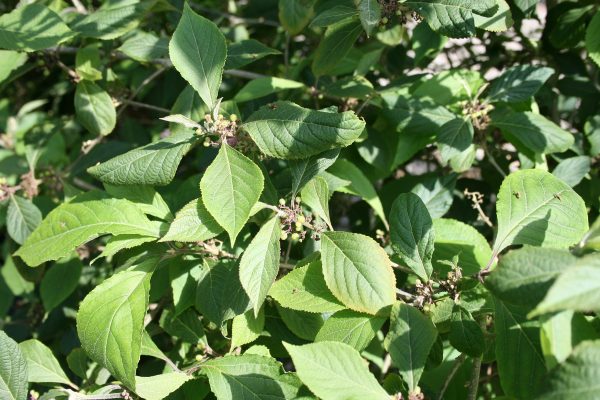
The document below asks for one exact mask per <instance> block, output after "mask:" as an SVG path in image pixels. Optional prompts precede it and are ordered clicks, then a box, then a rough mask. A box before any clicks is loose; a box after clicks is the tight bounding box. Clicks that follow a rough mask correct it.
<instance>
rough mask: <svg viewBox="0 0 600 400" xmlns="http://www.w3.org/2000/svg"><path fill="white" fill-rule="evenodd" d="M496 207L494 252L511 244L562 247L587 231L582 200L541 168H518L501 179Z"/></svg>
mask: <svg viewBox="0 0 600 400" xmlns="http://www.w3.org/2000/svg"><path fill="white" fill-rule="evenodd" d="M496 208H497V215H498V234H497V235H496V241H495V244H494V253H495V254H498V253H499V252H500V251H502V250H503V249H505V248H506V247H507V246H510V245H513V244H530V245H533V246H542V247H556V248H565V247H568V246H569V245H571V244H575V243H577V242H578V241H579V240H580V239H581V238H582V237H583V235H584V234H585V232H586V231H587V230H588V222H587V210H586V206H585V204H584V202H583V199H582V198H581V197H579V195H578V194H577V193H575V192H574V191H573V189H571V188H570V187H569V186H568V185H567V184H565V183H564V182H562V181H560V180H559V179H557V178H555V177H554V176H552V174H550V173H549V172H545V171H541V170H535V169H533V170H521V171H517V172H513V173H512V174H510V175H509V176H508V177H507V178H505V179H504V181H503V182H502V185H501V186H500V191H499V193H498V202H497V203H496Z"/></svg>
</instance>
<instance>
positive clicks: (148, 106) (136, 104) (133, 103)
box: [121, 99, 171, 114]
mask: <svg viewBox="0 0 600 400" xmlns="http://www.w3.org/2000/svg"><path fill="white" fill-rule="evenodd" d="M121 103H127V104H129V105H130V106H133V107H138V108H146V109H148V110H154V111H158V112H160V113H163V114H171V110H169V109H166V108H163V107H158V106H153V105H152V104H146V103H140V102H139V101H133V100H127V99H124V100H121Z"/></svg>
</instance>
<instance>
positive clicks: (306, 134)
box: [243, 101, 365, 159]
mask: <svg viewBox="0 0 600 400" xmlns="http://www.w3.org/2000/svg"><path fill="white" fill-rule="evenodd" d="M243 127H244V129H245V130H246V131H247V132H248V133H249V134H250V136H251V137H252V140H254V142H255V143H256V145H257V146H258V147H259V148H260V150H261V151H262V152H263V153H264V154H266V155H268V156H270V157H275V158H284V159H299V158H307V157H310V156H312V155H315V154H319V153H321V152H324V151H325V150H329V149H332V148H335V147H345V146H348V145H349V144H351V143H353V142H354V141H355V140H356V139H358V137H359V136H360V134H361V133H362V131H363V130H364V128H365V122H364V121H363V120H362V119H360V118H358V117H357V116H356V114H354V112H352V111H346V112H343V113H332V112H326V111H316V110H309V109H307V108H303V107H300V106H299V105H297V104H294V103H291V102H288V101H281V102H277V103H274V104H271V105H270V106H266V107H263V108H261V109H260V110H258V111H256V112H255V113H254V114H252V115H251V116H250V119H249V120H248V122H246V123H245V124H244V125H243Z"/></svg>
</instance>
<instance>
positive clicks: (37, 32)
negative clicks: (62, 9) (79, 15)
mask: <svg viewBox="0 0 600 400" xmlns="http://www.w3.org/2000/svg"><path fill="white" fill-rule="evenodd" d="M73 36H75V34H74V33H73V32H72V31H71V30H70V29H69V27H68V26H67V25H65V23H64V22H63V21H62V19H60V17H59V16H58V15H57V14H56V13H55V12H54V11H52V10H50V9H49V8H46V7H45V6H43V5H41V4H29V5H25V6H22V7H18V8H16V9H14V10H13V11H12V12H10V13H7V14H4V15H2V16H0V47H2V48H3V49H8V50H21V51H37V50H43V49H47V48H48V47H52V46H56V45H58V44H60V43H63V42H65V41H67V40H69V39H71V38H72V37H73Z"/></svg>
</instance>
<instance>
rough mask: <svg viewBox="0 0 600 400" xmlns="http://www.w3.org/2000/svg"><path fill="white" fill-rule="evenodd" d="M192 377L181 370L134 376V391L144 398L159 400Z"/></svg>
mask: <svg viewBox="0 0 600 400" xmlns="http://www.w3.org/2000/svg"><path fill="white" fill-rule="evenodd" d="M190 379H194V377H193V376H191V375H188V374H185V373H183V372H168V373H166V374H161V375H154V376H136V377H135V392H136V393H137V394H138V396H140V397H141V398H142V399H145V400H161V399H164V398H166V397H167V396H169V394H171V393H173V392H174V391H176V390H177V389H179V388H180V387H181V385H183V384H184V383H186V382H187V381H189V380H190Z"/></svg>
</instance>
